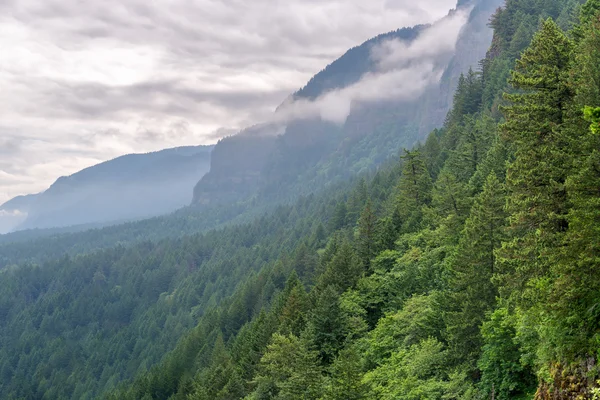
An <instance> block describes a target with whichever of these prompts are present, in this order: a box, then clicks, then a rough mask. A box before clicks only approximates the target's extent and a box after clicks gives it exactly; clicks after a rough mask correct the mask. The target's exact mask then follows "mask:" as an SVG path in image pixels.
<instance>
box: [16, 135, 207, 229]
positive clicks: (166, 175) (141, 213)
mask: <svg viewBox="0 0 600 400" xmlns="http://www.w3.org/2000/svg"><path fill="white" fill-rule="evenodd" d="M211 151H212V146H196V147H180V148H175V149H168V150H162V151H158V152H154V153H148V154H129V155H125V156H122V157H118V158H116V159H114V160H111V161H106V162H104V163H101V164H98V165H95V166H92V167H89V168H86V169H84V170H82V171H79V172H77V173H75V174H73V175H71V176H66V177H61V178H59V179H57V180H56V182H55V183H54V184H52V186H50V188H48V189H47V190H46V191H45V192H43V193H41V194H39V195H37V196H36V197H35V199H34V200H33V201H32V202H31V204H30V205H29V208H28V209H27V210H25V211H23V212H24V213H26V214H27V218H26V219H25V221H24V222H22V223H21V224H20V225H19V226H18V229H19V230H23V229H33V228H36V229H39V228H56V227H66V226H72V225H83V224H92V223H96V224H98V223H109V222H118V221H126V220H133V219H139V218H147V217H151V216H154V215H160V214H166V213H169V212H172V211H174V210H176V209H178V208H181V207H183V206H185V205H187V204H189V201H190V199H191V196H192V189H191V188H192V187H193V185H194V183H195V182H196V181H197V180H198V179H199V178H201V177H202V176H203V175H204V174H205V173H206V172H207V171H208V169H209V165H210V153H211Z"/></svg>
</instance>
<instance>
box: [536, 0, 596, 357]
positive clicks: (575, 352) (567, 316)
mask: <svg viewBox="0 0 600 400" xmlns="http://www.w3.org/2000/svg"><path fill="white" fill-rule="evenodd" d="M593 3H594V2H589V4H593ZM596 3H597V4H600V3H598V2H596ZM589 4H586V7H585V8H586V9H588V10H589ZM585 18H586V16H585V15H583V16H582V19H583V20H582V26H583V27H584V29H582V30H581V31H580V32H581V34H582V36H581V38H580V40H579V42H578V47H577V51H576V57H575V64H574V65H575V67H574V71H573V75H574V78H573V81H574V83H575V85H576V88H577V95H576V106H575V107H576V108H578V109H580V108H581V107H583V105H585V104H586V103H588V104H594V105H598V104H600V86H599V84H600V65H599V64H600V20H598V21H595V22H589V23H585ZM579 115H580V114H579ZM584 118H585V120H586V122H584V123H585V125H588V127H584V128H583V129H581V128H580V124H579V123H578V121H577V120H576V119H574V120H573V121H570V122H573V128H572V130H573V131H578V130H580V129H581V130H582V131H583V132H584V134H583V135H578V136H576V137H575V138H574V139H575V140H576V141H577V145H578V148H579V150H580V154H579V156H578V158H577V164H576V167H577V168H576V169H575V173H574V174H572V176H570V177H569V179H568V181H567V193H568V196H569V201H570V203H571V205H572V208H571V210H570V212H569V215H568V222H569V231H568V233H567V235H566V238H565V241H564V247H563V249H562V252H561V257H560V262H558V263H556V264H555V266H554V269H553V272H554V276H555V277H556V278H555V281H554V282H553V286H552V294H551V297H550V301H549V303H548V304H547V310H548V314H549V315H550V316H552V319H551V322H550V324H549V325H551V326H552V329H551V330H548V331H549V332H551V335H548V336H549V337H545V338H544V341H545V343H547V346H546V347H547V348H548V349H550V350H551V351H548V353H550V354H553V355H554V358H559V359H563V360H564V359H572V358H574V357H584V358H585V357H591V356H593V354H594V353H595V352H596V346H597V345H596V342H595V340H596V339H597V338H598V337H600V335H598V331H599V329H600V323H598V321H599V318H600V309H599V308H598V304H599V303H600V284H599V280H598V276H600V108H593V107H585V108H584ZM585 125H584V126H585Z"/></svg>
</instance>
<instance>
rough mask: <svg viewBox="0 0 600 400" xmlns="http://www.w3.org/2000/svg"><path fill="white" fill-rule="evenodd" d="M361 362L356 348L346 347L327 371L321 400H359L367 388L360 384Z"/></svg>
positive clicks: (363, 397) (363, 396) (364, 394)
mask: <svg viewBox="0 0 600 400" xmlns="http://www.w3.org/2000/svg"><path fill="white" fill-rule="evenodd" d="M362 364H363V360H362V357H361V354H360V353H359V349H358V348H357V346H352V345H351V346H348V347H346V348H345V349H343V350H342V351H340V354H339V355H338V356H337V357H336V359H335V361H334V362H333V364H332V365H331V367H330V369H329V371H330V376H329V378H328V379H327V384H326V386H325V390H324V394H323V397H322V398H323V400H361V399H365V398H366V394H367V388H366V386H365V385H364V384H363V382H362V376H363V371H362Z"/></svg>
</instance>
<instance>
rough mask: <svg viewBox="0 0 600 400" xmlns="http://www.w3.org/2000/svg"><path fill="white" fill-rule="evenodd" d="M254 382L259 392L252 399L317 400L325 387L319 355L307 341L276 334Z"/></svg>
mask: <svg viewBox="0 0 600 400" xmlns="http://www.w3.org/2000/svg"><path fill="white" fill-rule="evenodd" d="M253 383H254V384H255V385H256V389H255V390H254V391H253V392H252V394H250V395H249V396H248V397H247V399H248V400H250V399H252V400H254V399H278V400H295V399H302V400H312V399H314V400H316V399H318V398H319V394H320V391H321V385H322V374H321V371H320V367H319V365H318V362H317V353H316V352H315V351H312V350H311V349H310V347H309V343H308V342H307V341H306V340H305V339H303V338H298V337H296V336H294V335H290V336H283V335H280V334H275V335H273V339H272V342H271V344H269V346H268V347H267V349H266V352H265V354H264V356H263V357H262V359H261V360H260V365H259V370H258V375H257V376H256V378H255V379H254V381H253ZM233 398H235V397H233Z"/></svg>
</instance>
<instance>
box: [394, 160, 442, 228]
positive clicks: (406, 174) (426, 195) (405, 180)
mask: <svg viewBox="0 0 600 400" xmlns="http://www.w3.org/2000/svg"><path fill="white" fill-rule="evenodd" d="M402 159H403V160H404V165H403V168H402V177H401V178H400V182H399V184H398V189H399V191H400V194H399V196H398V198H397V201H396V202H397V206H396V207H397V208H398V211H399V214H400V218H401V219H402V221H403V231H405V232H412V231H414V230H416V229H418V227H419V223H420V221H421V218H422V211H423V210H422V208H423V206H425V205H428V204H429V203H430V202H431V190H432V186H433V185H432V183H431V176H430V175H429V172H428V171H427V167H426V166H425V162H424V160H423V156H422V155H421V153H420V152H419V151H417V150H415V151H408V150H405V154H404V156H402Z"/></svg>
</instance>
